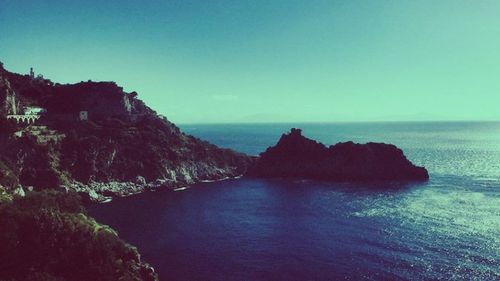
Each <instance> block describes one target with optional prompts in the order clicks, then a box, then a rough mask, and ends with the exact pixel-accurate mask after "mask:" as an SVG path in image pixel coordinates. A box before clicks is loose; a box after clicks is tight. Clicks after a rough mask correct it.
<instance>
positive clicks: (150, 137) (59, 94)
mask: <svg viewBox="0 0 500 281" xmlns="http://www.w3.org/2000/svg"><path fill="white" fill-rule="evenodd" d="M0 82H1V83H0V108H2V109H4V110H3V111H1V112H0V144H2V146H1V147H0V155H1V156H0V186H1V185H3V186H4V187H6V188H7V189H13V188H15V187H16V185H17V184H21V185H23V186H25V187H26V186H33V187H34V188H35V190H37V189H38V190H40V189H44V188H57V187H59V186H61V185H62V186H65V188H66V189H74V190H77V191H85V192H91V191H96V192H97V195H98V196H99V197H101V195H102V194H107V195H113V194H119V195H125V194H129V193H135V192H139V191H143V190H146V189H150V188H157V187H162V186H166V187H170V188H175V187H180V186H184V185H187V184H192V183H195V182H198V181H201V180H218V179H223V178H226V177H234V176H238V175H241V174H243V173H245V171H246V170H247V167H248V166H249V165H250V163H251V162H252V159H251V158H250V157H248V156H246V155H244V154H241V153H237V152H234V151H231V150H228V149H220V148H218V147H216V146H214V145H212V144H210V143H207V142H205V141H202V140H199V139H197V138H194V137H192V136H188V135H185V134H184V133H182V132H181V131H180V130H179V128H178V127H176V126H175V125H174V124H173V123H171V122H169V121H168V120H166V119H165V118H162V117H159V116H158V115H157V114H156V113H155V112H154V111H153V110H152V109H150V108H149V107H147V106H146V105H145V104H144V103H143V102H142V101H141V100H139V99H138V98H137V94H136V93H135V92H133V93H126V92H124V91H123V89H122V88H121V87H119V86H117V85H116V84H115V83H113V82H90V81H89V82H81V83H77V84H71V85H60V84H54V83H52V82H50V81H49V80H46V79H41V78H32V77H30V76H28V75H19V74H15V73H11V72H8V71H6V70H5V69H3V67H0ZM12 96H15V97H16V106H17V107H16V108H17V110H18V111H21V112H18V114H23V112H22V110H23V108H24V107H26V106H38V107H42V108H44V109H46V112H45V113H43V115H42V116H41V118H40V119H39V120H37V121H36V123H35V124H30V125H26V124H16V123H15V122H12V121H11V120H6V116H7V115H8V114H12V112H11V110H10V111H9V110H7V109H9V108H12V102H11V100H12V98H11V97H12ZM81 111H85V112H87V114H88V120H86V121H85V120H84V121H81V120H79V113H80V112H81ZM16 131H17V132H18V135H20V134H22V137H19V136H18V137H14V132H16ZM121 183H125V184H121ZM127 184H128V185H127ZM99 193H100V194H101V195H99ZM93 194H94V193H93ZM94 197H95V196H94ZM93 199H96V198H93Z"/></svg>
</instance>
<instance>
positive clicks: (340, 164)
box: [249, 129, 429, 182]
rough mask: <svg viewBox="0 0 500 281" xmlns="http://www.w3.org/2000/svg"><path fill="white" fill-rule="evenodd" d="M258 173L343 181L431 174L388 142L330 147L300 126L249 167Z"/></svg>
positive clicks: (410, 178)
mask: <svg viewBox="0 0 500 281" xmlns="http://www.w3.org/2000/svg"><path fill="white" fill-rule="evenodd" d="M249 175H251V176H256V177H281V178H307V179H319V180H329V181H339V182H353V181H421V180H427V179H428V178H429V175H428V173H427V170H426V169H425V168H423V167H417V166H415V165H413V164H412V163H411V162H410V161H409V160H408V159H407V158H406V157H405V155H404V154H403V151H402V150H401V149H398V148H397V147H396V146H394V145H390V144H384V143H367V144H356V143H353V142H345V143H337V144H335V145H332V146H330V147H326V146H325V145H323V144H321V143H318V142H316V141H314V140H311V139H308V138H306V137H304V136H303V135H302V133H301V130H300V129H292V130H291V132H290V133H288V134H283V135H282V136H281V138H280V140H279V141H278V143H277V144H276V146H273V147H270V148H268V149H267V150H266V151H265V152H263V153H262V154H261V155H260V158H259V160H258V161H257V163H256V165H255V166H254V167H253V168H252V169H251V170H250V171H249Z"/></svg>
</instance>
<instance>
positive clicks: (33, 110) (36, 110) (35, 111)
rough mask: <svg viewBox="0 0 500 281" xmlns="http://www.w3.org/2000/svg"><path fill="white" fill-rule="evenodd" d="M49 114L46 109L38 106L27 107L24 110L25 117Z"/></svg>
mask: <svg viewBox="0 0 500 281" xmlns="http://www.w3.org/2000/svg"><path fill="white" fill-rule="evenodd" d="M45 112H47V110H46V109H45V108H42V107H37V106H26V107H25V108H24V115H40V114H42V113H45Z"/></svg>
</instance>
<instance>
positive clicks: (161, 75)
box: [0, 0, 500, 123]
mask: <svg viewBox="0 0 500 281" xmlns="http://www.w3.org/2000/svg"><path fill="white" fill-rule="evenodd" d="M0 61H3V62H4V64H5V67H6V68H7V69H9V70H11V71H15V72H20V73H27V72H28V71H29V67H31V66H33V67H34V68H35V71H36V72H37V73H42V74H43V75H44V76H45V77H47V78H49V79H51V80H53V81H55V82H61V83H69V82H78V81H81V80H88V79H92V80H94V81H110V80H112V81H116V82H117V83H118V84H120V85H122V86H123V87H124V88H125V90H127V91H137V92H138V93H139V97H140V98H142V99H143V100H144V101H145V102H146V103H147V104H148V105H150V106H151V107H152V108H153V109H155V110H157V111H158V112H159V113H161V114H164V115H166V116H167V117H168V118H169V119H170V120H172V121H174V122H179V123H214V122H215V123H227V122H298V121H303V122H318V121H408V120H416V121H418V120H500V1H496V0H495V1H472V0H471V1H460V0H448V1H447V0H440V1H435V0H434V1H403V0H401V1H397V0H394V1H368V0H367V1H347V0H346V1H333V0H327V1H315V0H307V1H303V0H300V1H292V0H288V1H281V0H262V1H258V0H253V1H250V0H248V1H242V0H241V1H229V0H227V1H209V0H199V1H189V0H176V1H167V0H165V1H125V0H121V1H109V0H100V1H93V0H85V1H83V0H59V1H50V0H46V1H24V0H0Z"/></svg>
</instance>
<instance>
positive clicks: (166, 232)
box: [90, 122, 500, 280]
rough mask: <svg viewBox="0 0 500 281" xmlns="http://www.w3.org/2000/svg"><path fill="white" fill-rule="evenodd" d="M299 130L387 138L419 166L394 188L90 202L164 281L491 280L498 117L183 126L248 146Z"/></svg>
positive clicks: (284, 187)
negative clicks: (418, 175) (415, 180)
mask: <svg viewBox="0 0 500 281" xmlns="http://www.w3.org/2000/svg"><path fill="white" fill-rule="evenodd" d="M291 127H300V128H302V129H303V134H304V135H305V136H307V137H310V138H314V139H317V140H319V141H321V142H323V143H325V144H333V143H336V142H339V141H347V140H353V141H355V142H368V141H376V142H388V143H393V144H395V145H397V146H399V147H400V148H402V149H403V150H404V152H405V154H406V155H407V157H408V158H409V159H410V160H411V161H412V162H414V163H415V164H418V165H423V166H425V167H426V168H427V169H428V170H429V173H430V176H431V179H430V181H429V182H427V183H420V184H409V185H403V186H399V187H398V188H397V189H396V190H391V191H387V190H386V189H384V186H383V185H382V186H381V185H379V186H366V185H349V184H332V183H325V182H315V181H306V180H296V181H293V180H257V179H246V178H242V179H231V180H226V181H222V182H215V183H200V184H196V185H194V186H192V187H190V188H189V189H186V190H184V191H178V192H171V191H159V192H152V193H145V194H140V195H137V196H132V197H127V198H120V199H116V200H114V201H112V202H111V203H108V204H101V205H95V206H93V207H91V208H90V213H91V214H92V215H93V216H95V217H96V218H97V219H98V221H100V222H103V223H106V224H109V225H111V226H112V227H113V228H115V229H117V230H118V232H119V233H120V236H121V237H122V238H124V239H125V240H127V241H129V242H131V243H132V244H134V245H136V246H137V247H138V249H139V251H140V252H141V253H142V255H143V257H144V258H145V260H147V261H148V262H150V263H151V264H152V265H153V266H154V267H155V269H156V271H157V272H158V273H159V274H160V279H161V280H500V123H494V122H470V123H458V122H457V123H366V124H363V123H352V124H348V123H346V124H266V125H262V124H252V125H250V124H245V125H185V126H181V129H183V130H184V131H185V132H187V133H189V134H192V135H195V136H197V137H200V138H203V139H206V140H209V141H211V142H213V143H215V144H217V145H219V146H222V147H228V148H232V149H235V150H238V151H241V152H245V153H248V154H253V155H257V154H258V153H260V152H262V151H263V150H264V149H265V148H266V147H268V146H270V145H273V144H275V143H276V141H277V140H278V138H279V137H280V135H281V134H282V133H283V132H286V131H287V130H289V129H290V128H291Z"/></svg>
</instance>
